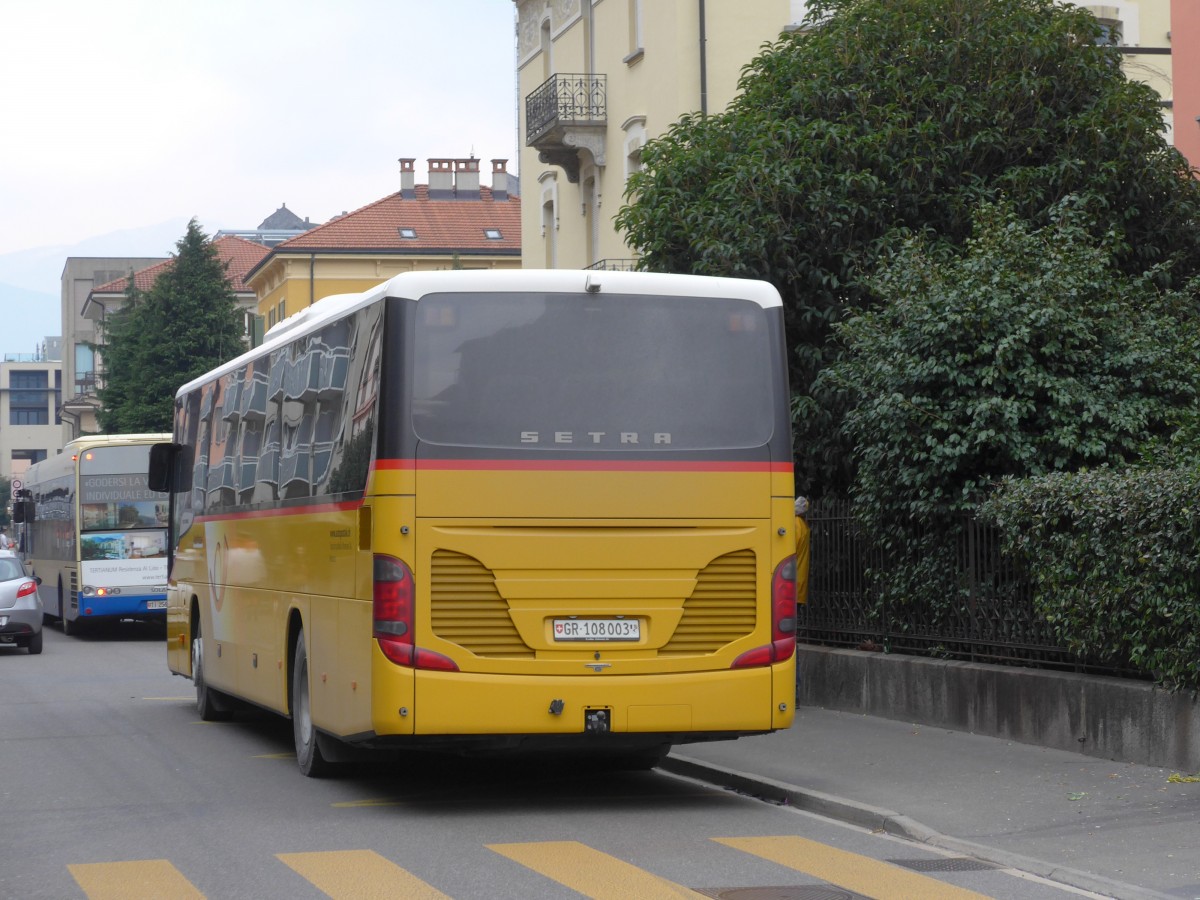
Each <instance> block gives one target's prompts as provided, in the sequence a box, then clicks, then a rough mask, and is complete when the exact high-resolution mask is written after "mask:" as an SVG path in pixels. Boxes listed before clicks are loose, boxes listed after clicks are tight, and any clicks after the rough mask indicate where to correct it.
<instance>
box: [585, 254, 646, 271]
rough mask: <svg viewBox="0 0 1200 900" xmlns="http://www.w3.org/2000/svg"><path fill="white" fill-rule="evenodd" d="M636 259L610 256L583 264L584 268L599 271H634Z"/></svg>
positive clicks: (635, 269)
mask: <svg viewBox="0 0 1200 900" xmlns="http://www.w3.org/2000/svg"><path fill="white" fill-rule="evenodd" d="M637 263H638V261H637V260H636V259H619V258H617V257H611V258H609V259H600V260H597V261H596V262H594V263H592V264H591V265H590V266H584V268H585V269H595V270H598V271H601V272H636V271H637Z"/></svg>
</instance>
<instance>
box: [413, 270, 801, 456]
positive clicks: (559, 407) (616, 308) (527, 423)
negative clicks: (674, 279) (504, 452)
mask: <svg viewBox="0 0 1200 900" xmlns="http://www.w3.org/2000/svg"><path fill="white" fill-rule="evenodd" d="M769 334H770V332H769V329H768V327H767V320H766V315H765V311H764V310H763V308H762V307H761V306H759V305H758V304H757V303H754V302H752V301H749V300H744V299H714V298H708V297H681V296H657V295H655V296H648V295H620V294H604V295H599V294H597V295H587V296H586V297H585V298H581V297H580V296H578V295H559V294H553V293H495V294H465V293H453V294H452V293H446V294H434V295H426V296H425V297H424V298H423V299H422V300H421V301H420V303H419V309H418V313H417V326H416V340H415V347H414V364H413V365H414V370H413V373H412V384H413V410H414V428H415V430H416V433H417V436H418V438H420V439H421V440H423V441H426V442H429V443H433V444H445V445H456V446H469V447H494V448H502V449H539V448H543V449H554V450H620V451H660V450H717V449H742V448H748V447H758V446H762V445H764V444H766V443H767V442H768V441H769V440H770V439H771V436H772V433H773V428H774V419H773V410H774V408H775V406H776V404H777V402H778V398H776V397H774V396H773V395H772V393H771V391H772V387H771V386H772V384H773V381H772V372H773V369H772V367H773V366H774V365H775V364H776V363H775V362H774V361H773V359H772V346H771V344H770V338H769ZM549 373H553V375H552V376H551V375H550V374H549Z"/></svg>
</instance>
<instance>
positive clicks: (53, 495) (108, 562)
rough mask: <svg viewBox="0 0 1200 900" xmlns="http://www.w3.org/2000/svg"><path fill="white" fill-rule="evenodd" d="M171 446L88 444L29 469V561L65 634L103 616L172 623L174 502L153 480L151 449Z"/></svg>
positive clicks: (24, 542) (102, 439) (109, 439)
mask: <svg viewBox="0 0 1200 900" xmlns="http://www.w3.org/2000/svg"><path fill="white" fill-rule="evenodd" d="M169 439H170V435H169V434H126V435H93V436H89V437H81V438H77V439H76V440H73V441H70V442H69V443H68V444H67V445H66V447H64V448H63V451H62V452H61V453H60V454H58V455H57V456H53V457H51V458H49V459H45V460H42V461H41V462H39V463H35V464H34V465H32V466H30V467H29V469H28V470H27V471H26V473H25V475H24V477H23V481H24V485H23V487H22V494H21V498H22V499H23V501H24V502H23V504H22V508H21V515H20V518H22V519H24V520H25V521H23V522H22V523H21V524H20V525H18V526H17V527H18V528H19V529H20V546H21V555H22V557H23V558H24V560H25V563H26V567H27V569H28V571H29V572H30V574H32V575H36V576H38V577H39V578H41V579H42V582H41V587H40V588H39V589H38V590H39V593H40V594H41V598H42V607H43V609H44V610H45V615H46V617H47V618H50V619H57V620H58V621H59V622H61V624H62V629H63V632H64V633H65V634H70V633H71V632H72V631H74V630H76V629H77V628H79V627H80V626H81V625H84V624H85V623H87V622H91V621H97V620H102V619H107V620H110V621H111V620H117V619H142V620H147V621H158V622H162V621H164V620H165V618H166V607H167V593H166V591H167V496H166V494H163V493H160V492H156V491H152V490H150V489H149V488H148V487H147V483H146V478H147V467H148V464H149V454H150V447H151V446H152V445H153V444H156V443H160V442H162V441H164V440H169Z"/></svg>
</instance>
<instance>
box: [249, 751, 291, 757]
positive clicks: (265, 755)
mask: <svg viewBox="0 0 1200 900" xmlns="http://www.w3.org/2000/svg"><path fill="white" fill-rule="evenodd" d="M251 758H252V759H295V758H296V753H295V751H293V752H291V753H259V754H257V755H255V756H253V757H251Z"/></svg>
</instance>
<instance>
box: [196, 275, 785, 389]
mask: <svg viewBox="0 0 1200 900" xmlns="http://www.w3.org/2000/svg"><path fill="white" fill-rule="evenodd" d="M517 291H533V292H546V293H564V294H574V293H579V292H587V293H592V294H606V293H607V294H659V295H665V296H677V297H712V298H731V297H733V298H740V299H744V300H749V301H751V302H753V303H757V304H758V305H759V306H762V307H764V308H770V307H779V306H782V305H783V301H782V300H781V299H780V296H779V292H778V291H777V290H776V289H775V287H774V285H772V284H770V283H769V282H766V281H758V280H754V279H749V278H721V277H716V276H708V275H676V274H665V273H659V272H609V271H600V270H593V269H470V270H465V269H464V270H459V269H450V270H438V271H431V272H404V273H401V274H400V275H396V276H394V277H392V278H390V279H389V280H387V281H385V282H383V283H382V284H379V285H377V286H376V287H374V288H371V289H370V290H367V291H364V292H362V293H360V294H334V295H332V296H329V297H324V298H322V299H321V300H318V301H317V302H316V303H314V304H312V305H311V306H307V307H305V308H304V309H302V310H300V311H299V312H297V313H295V314H294V315H291V316H289V317H288V318H286V319H284V320H283V321H282V322H280V323H279V324H277V325H275V326H273V327H272V328H270V329H269V330H268V331H267V333H266V334H265V335H264V336H263V342H262V344H260V345H259V346H258V347H255V348H254V349H252V350H248V351H247V352H246V353H243V354H242V355H240V356H238V357H237V358H236V359H233V360H230V361H229V362H227V363H225V364H224V365H221V366H218V367H217V368H216V369H213V370H212V371H210V372H208V373H206V374H204V375H201V376H199V377H198V378H195V379H193V380H192V381H190V382H188V383H187V384H185V385H183V386H182V387H181V388H179V390H178V391H177V392H176V394H175V396H177V397H179V396H183V395H184V394H187V393H189V392H190V391H192V390H193V389H195V388H196V387H199V386H200V385H202V384H204V383H206V382H208V381H210V380H212V379H213V378H216V377H219V376H220V375H223V374H225V373H226V372H229V371H232V370H234V369H236V368H239V367H240V366H242V365H244V364H245V362H246V361H247V360H249V359H253V358H255V357H258V356H261V355H263V354H264V353H268V352H270V351H271V350H272V349H274V348H275V347H277V346H280V345H284V344H287V343H290V342H291V341H292V340H294V339H295V338H296V337H297V336H299V335H302V334H307V333H309V332H310V331H314V330H316V329H318V328H319V327H320V326H321V325H323V324H324V323H326V322H329V321H331V320H333V319H337V318H340V317H342V316H343V315H346V314H347V313H350V312H353V311H354V310H357V309H359V308H361V307H364V306H368V305H370V304H372V303H374V302H376V301H377V300H379V299H381V298H383V297H401V298H404V299H406V300H416V301H419V300H420V299H421V298H422V297H424V296H425V295H427V294H444V293H505V292H517Z"/></svg>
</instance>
